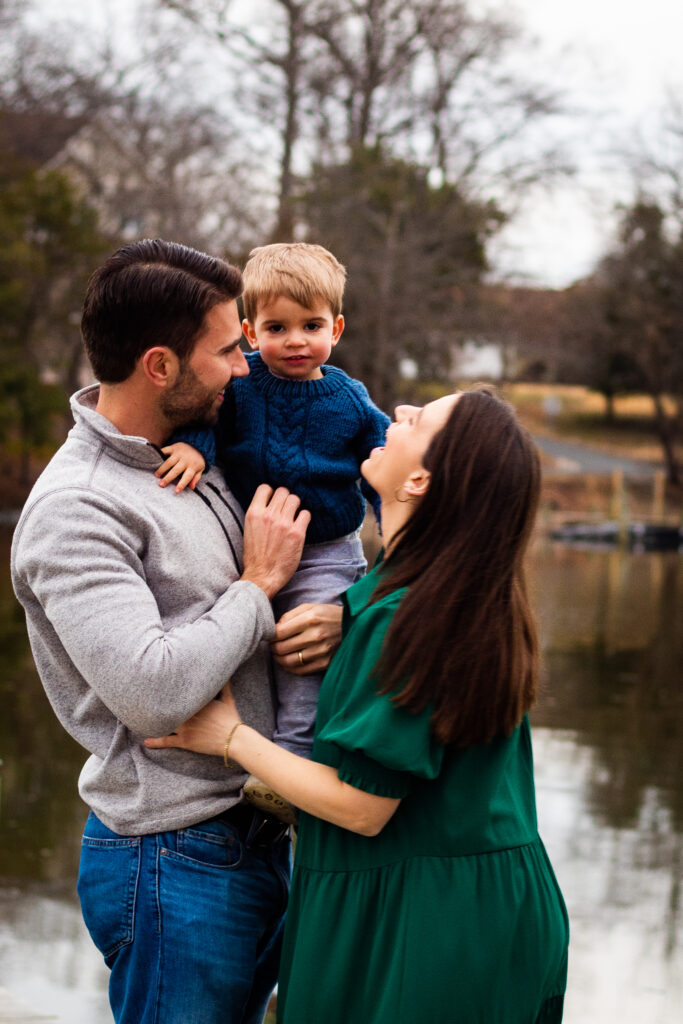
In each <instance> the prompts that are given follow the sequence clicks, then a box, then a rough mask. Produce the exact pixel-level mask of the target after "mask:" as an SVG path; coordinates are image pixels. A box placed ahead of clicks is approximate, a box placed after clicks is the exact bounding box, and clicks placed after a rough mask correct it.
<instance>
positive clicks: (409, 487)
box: [403, 466, 432, 498]
mask: <svg viewBox="0 0 683 1024" xmlns="http://www.w3.org/2000/svg"><path fill="white" fill-rule="evenodd" d="M431 479H432V474H431V473H430V472H429V470H428V469H425V468H424V466H420V468H419V469H416V470H414V472H412V473H411V474H410V476H409V477H408V479H407V480H406V482H405V483H404V484H403V490H404V491H405V492H406V494H407V495H408V497H409V498H423V497H424V495H425V494H426V493H427V491H428V490H429V482H430V480H431Z"/></svg>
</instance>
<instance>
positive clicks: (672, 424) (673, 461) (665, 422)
mask: <svg viewBox="0 0 683 1024" xmlns="http://www.w3.org/2000/svg"><path fill="white" fill-rule="evenodd" d="M652 401H653V403H654V407H655V424H656V429H657V435H658V437H659V441H660V444H661V446H662V451H663V453H664V462H665V465H666V479H667V483H669V484H671V486H672V487H680V486H681V483H682V480H681V467H680V463H679V460H678V454H677V452H676V442H677V440H678V433H679V423H680V412H678V411H677V412H676V414H675V415H674V416H668V415H667V412H666V409H665V408H664V402H663V401H662V396H661V395H660V394H654V395H652Z"/></svg>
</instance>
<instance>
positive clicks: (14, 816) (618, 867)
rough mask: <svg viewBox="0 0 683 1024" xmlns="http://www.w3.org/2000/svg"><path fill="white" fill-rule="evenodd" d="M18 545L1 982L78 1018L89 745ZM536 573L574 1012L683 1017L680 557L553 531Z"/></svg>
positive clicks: (1, 546) (88, 954)
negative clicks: (84, 745)
mask: <svg viewBox="0 0 683 1024" xmlns="http://www.w3.org/2000/svg"><path fill="white" fill-rule="evenodd" d="M9 542H10V531H9V530H8V529H0V558H1V559H2V561H3V564H4V567H5V568H4V572H3V576H2V578H1V581H0V640H1V641H2V652H3V672H2V677H1V678H0V700H1V701H2V717H1V719H0V757H2V761H3V766H2V772H1V775H0V780H1V786H2V788H1V790H0V985H2V986H4V987H5V988H7V989H9V990H10V991H11V992H12V993H13V994H14V995H16V996H18V997H21V998H23V999H25V1000H27V1001H28V1002H30V1003H31V1004H32V1005H33V1006H34V1007H36V1008H37V1009H41V1010H43V1011H44V1012H52V1013H56V1014H58V1015H59V1016H60V1017H61V1019H62V1021H63V1022H64V1024H109V1022H110V1021H111V1017H110V1014H109V1010H108V1003H107V998H106V987H107V972H106V970H105V968H104V967H103V965H102V964H101V962H100V959H99V955H98V953H97V952H96V951H95V949H94V947H92V945H91V943H90V940H89V938H88V935H87V933H86V932H85V928H84V926H83V924H82V922H81V919H80V915H79V912H78V905H77V901H76V897H75V893H74V884H75V877H76V870H77V861H78V850H79V844H80V833H81V829H82V826H83V823H84V821H85V817H86V809H85V807H84V806H83V804H82V803H81V802H80V800H79V798H78V796H77V793H76V778H77V775H78V772H79V769H80V766H81V764H82V762H83V760H84V757H83V753H82V751H81V750H80V749H79V748H78V746H77V745H76V744H75V743H74V742H73V741H71V740H70V739H69V737H68V736H67V735H66V734H65V733H64V732H63V730H62V729H61V727H60V726H59V724H58V723H57V721H56V719H55V718H54V715H53V713H52V711H51V709H50V707H49V705H48V703H47V700H46V698H45V696H44V694H43V692H42V689H41V687H40V683H39V682H38V680H37V678H36V674H35V670H34V669H33V665H32V661H31V656H30V652H29V649H28V644H27V641H26V636H25V630H24V621H23V614H22V611H21V609H20V608H19V607H18V606H17V605H16V603H15V602H14V599H13V596H12V592H11V587H10V584H9V579H8V573H7V569H6V567H7V564H8V552H9ZM530 583H531V589H532V592H533V596H534V602H535V606H536V607H537V609H538V612H539V624H540V632H541V642H542V649H543V694H542V697H541V700H540V702H539V705H538V707H537V708H536V710H535V711H534V714H533V716H532V722H533V726H534V749H535V758H536V774H537V790H538V806H539V820H540V829H541V833H542V835H543V837H544V839H545V842H546V845H547V847H548V850H549V853H550V856H551V859H552V861H553V863H554V866H555V868H556V872H557V875H558V878H559V881H560V884H561V886H562V889H563V891H564V894H565V898H566V901H567V905H568V908H569V913H570V918H571V926H572V939H571V958H570V981H569V991H568V995H567V1002H566V1011H565V1022H567V1024H585V1022H586V1021H592V1022H597V1024H631V1022H633V1024H674V1022H675V1024H679V1022H680V1021H681V1020H683V900H682V896H681V881H682V877H683V744H682V742H681V737H682V736H683V671H682V668H683V630H682V629H681V624H682V623H683V556H681V555H679V554H652V553H648V554H634V553H627V552H625V551H611V552H603V551H581V550H574V549H570V548H567V547H562V546H560V545H556V544H551V543H549V542H546V541H543V540H540V539H539V540H538V541H537V542H536V544H535V546H534V550H533V553H532V559H531V572H530ZM430 1024H431V1022H430ZM444 1024H445V1022H444Z"/></svg>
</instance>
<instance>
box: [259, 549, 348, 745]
mask: <svg viewBox="0 0 683 1024" xmlns="http://www.w3.org/2000/svg"><path fill="white" fill-rule="evenodd" d="M366 568H367V562H366V561H365V556H364V555H363V545H362V544H361V540H360V531H359V530H358V531H356V533H350V534H349V535H348V536H346V537H339V538H338V539H337V540H330V541H325V542H324V543H322V544H306V545H305V546H304V550H303V553H302V555H301V561H300V562H299V568H298V569H297V571H296V572H295V573H294V575H293V576H292V578H291V580H290V581H289V583H287V584H286V586H284V587H283V588H282V590H281V591H280V592H279V593H278V594H277V595H276V596H275V597H274V598H273V611H274V613H275V620H276V621H277V620H278V619H279V618H281V616H283V615H284V614H285V612H288V611H291V609H292V608H296V607H297V605H300V604H308V603H311V604H341V595H342V594H343V593H344V591H345V590H348V588H349V587H350V586H351V585H352V584H353V583H356V582H357V581H358V580H359V579H361V578H362V577H363V576H364V575H365V570H366ZM273 675H274V679H275V690H276V693H277V704H278V706H277V723H276V726H275V734H274V736H273V739H274V740H275V742H276V743H277V744H278V746H280V747H284V748H285V750H291V751H293V752H294V753H295V754H300V755H301V756H302V757H310V756H311V748H312V746H313V727H314V725H315V713H316V710H317V707H318V692H319V690H320V682H321V680H322V675H309V676H295V675H292V674H291V673H290V672H287V671H286V670H285V669H283V668H280V666H279V665H277V664H275V663H273Z"/></svg>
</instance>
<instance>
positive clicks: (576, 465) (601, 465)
mask: <svg viewBox="0 0 683 1024" xmlns="http://www.w3.org/2000/svg"><path fill="white" fill-rule="evenodd" d="M534 441H535V442H536V444H537V445H538V447H539V448H540V449H541V451H543V452H545V453H546V455H550V456H551V457H552V458H553V459H557V460H558V463H559V464H558V466H557V468H558V470H560V471H562V472H564V473H596V474H598V475H605V476H607V475H609V474H610V473H612V472H613V471H614V470H615V469H621V470H623V472H624V473H625V474H627V475H628V476H640V477H651V476H653V474H654V473H655V472H656V470H658V469H661V468H662V467H661V465H660V464H658V463H656V462H642V461H640V460H639V459H626V458H623V457H622V456H620V455H610V454H608V453H607V452H603V451H601V450H600V449H599V448H591V447H590V445H587V444H578V443H577V442H575V441H557V440H556V439H555V438H549V437H538V436H534Z"/></svg>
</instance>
